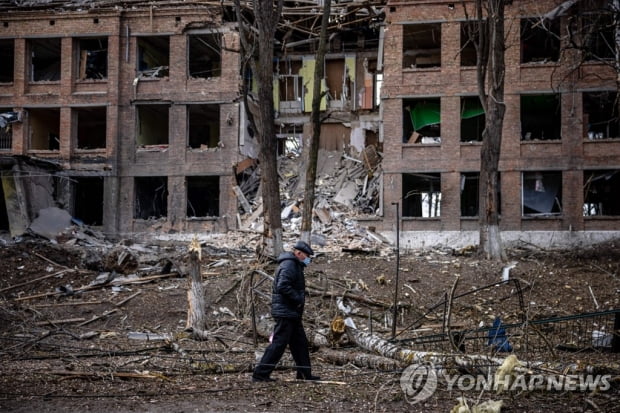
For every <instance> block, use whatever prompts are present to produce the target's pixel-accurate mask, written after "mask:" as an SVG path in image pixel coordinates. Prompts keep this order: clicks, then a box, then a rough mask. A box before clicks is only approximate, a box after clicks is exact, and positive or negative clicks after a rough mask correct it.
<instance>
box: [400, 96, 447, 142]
mask: <svg viewBox="0 0 620 413" xmlns="http://www.w3.org/2000/svg"><path fill="white" fill-rule="evenodd" d="M403 143H441V111H440V100H439V98H429V99H404V100H403Z"/></svg>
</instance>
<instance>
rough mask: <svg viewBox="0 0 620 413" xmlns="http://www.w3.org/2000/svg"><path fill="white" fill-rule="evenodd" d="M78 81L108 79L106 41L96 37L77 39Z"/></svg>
mask: <svg viewBox="0 0 620 413" xmlns="http://www.w3.org/2000/svg"><path fill="white" fill-rule="evenodd" d="M76 43H77V53H78V58H77V59H76V60H77V63H78V79H79V80H85V79H106V78H107V77H108V39H107V37H97V38H88V39H77V40H76Z"/></svg>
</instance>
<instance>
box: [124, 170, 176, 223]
mask: <svg viewBox="0 0 620 413" xmlns="http://www.w3.org/2000/svg"><path fill="white" fill-rule="evenodd" d="M134 185H135V194H136V198H135V209H134V214H133V217H134V219H157V218H162V217H166V216H167V215H168V179H167V178H166V177H165V176H148V177H136V178H135V181H134Z"/></svg>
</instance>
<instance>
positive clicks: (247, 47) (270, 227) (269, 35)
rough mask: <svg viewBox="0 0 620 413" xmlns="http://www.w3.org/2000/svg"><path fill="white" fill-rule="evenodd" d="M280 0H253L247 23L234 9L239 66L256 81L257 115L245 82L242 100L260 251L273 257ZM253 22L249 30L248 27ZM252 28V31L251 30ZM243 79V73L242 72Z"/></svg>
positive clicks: (278, 244)
mask: <svg viewBox="0 0 620 413" xmlns="http://www.w3.org/2000/svg"><path fill="white" fill-rule="evenodd" d="M282 4H283V0H278V1H277V3H276V5H275V7H274V3H273V2H272V1H271V0H258V1H256V2H254V3H253V6H254V22H253V23H250V22H248V21H247V20H245V19H244V17H243V16H242V14H241V5H240V1H239V0H235V10H236V13H237V20H238V21H239V38H240V42H241V48H242V51H243V52H242V56H241V59H242V67H243V68H244V70H245V68H246V65H249V66H250V68H251V70H252V75H253V78H254V80H255V81H256V84H257V90H258V92H257V101H258V102H257V104H256V108H257V116H256V117H255V116H252V113H251V112H250V110H249V106H250V105H249V104H248V103H247V101H248V99H247V94H248V93H249V92H248V89H249V87H248V85H246V84H245V83H244V88H243V91H242V93H243V96H244V99H245V101H246V105H245V107H246V111H247V113H248V120H249V122H250V124H251V125H252V128H253V129H254V130H255V132H256V137H257V140H258V143H259V147H260V151H259V155H258V160H259V162H260V168H261V185H260V187H261V189H262V198H263V210H264V215H263V217H264V227H265V231H264V234H263V245H262V254H264V255H268V256H269V255H270V256H277V255H278V254H280V252H282V250H283V249H282V220H281V218H280V213H281V208H280V186H279V180H278V150H277V138H276V134H275V126H274V122H273V119H274V114H275V110H274V103H273V57H274V52H273V39H274V36H275V32H276V28H277V24H278V21H279V19H280V14H281V11H282ZM251 24H253V26H254V27H253V29H250V28H249V27H248V26H250V25H251ZM254 29H255V30H254ZM243 79H244V82H245V79H246V77H245V73H243Z"/></svg>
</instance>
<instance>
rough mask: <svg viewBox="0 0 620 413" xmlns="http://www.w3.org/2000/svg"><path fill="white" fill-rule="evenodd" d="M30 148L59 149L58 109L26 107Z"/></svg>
mask: <svg viewBox="0 0 620 413" xmlns="http://www.w3.org/2000/svg"><path fill="white" fill-rule="evenodd" d="M28 126H29V128H28V132H29V137H30V149H34V150H49V151H57V150H59V149H60V109H59V108H32V109H28Z"/></svg>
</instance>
